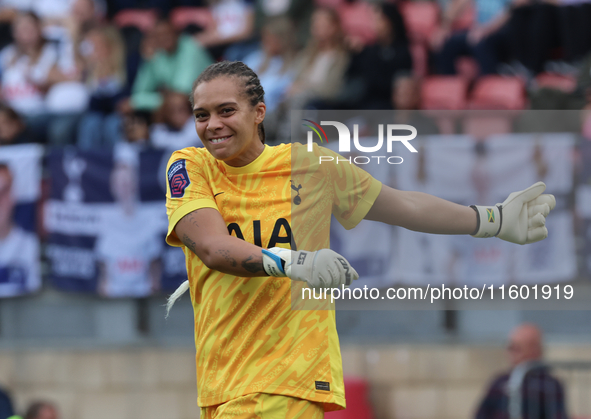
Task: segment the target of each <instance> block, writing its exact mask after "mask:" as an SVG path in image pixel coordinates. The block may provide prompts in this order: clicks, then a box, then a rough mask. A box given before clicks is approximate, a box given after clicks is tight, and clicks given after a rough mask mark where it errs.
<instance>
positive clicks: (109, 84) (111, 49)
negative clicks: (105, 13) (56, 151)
mask: <svg viewBox="0 0 591 419" xmlns="http://www.w3.org/2000/svg"><path fill="white" fill-rule="evenodd" d="M81 46H82V48H81V49H82V54H83V56H84V64H85V66H84V68H85V73H86V74H87V78H86V84H87V86H88V89H89V91H90V103H89V107H88V111H87V113H86V114H85V115H84V116H83V117H82V120H81V121H80V124H79V125H78V145H79V146H80V147H81V148H91V147H96V146H101V145H112V144H113V143H114V142H115V141H117V140H118V139H119V137H120V134H119V132H120V128H121V116H120V115H119V114H118V113H117V112H116V110H117V105H118V103H119V102H120V101H121V100H122V99H124V96H125V94H126V93H127V89H126V84H125V81H126V71H125V48H124V45H123V40H122V38H121V35H120V33H119V31H118V30H117V29H116V28H114V27H102V28H95V29H92V30H91V31H90V32H88V34H87V35H86V37H85V38H84V41H83V43H82V45H81Z"/></svg>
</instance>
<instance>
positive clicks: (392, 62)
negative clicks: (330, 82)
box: [344, 3, 412, 109]
mask: <svg viewBox="0 0 591 419" xmlns="http://www.w3.org/2000/svg"><path fill="white" fill-rule="evenodd" d="M373 10H374V26H375V28H376V35H377V39H376V42H375V43H374V44H372V45H368V46H366V47H365V48H363V49H362V50H361V52H359V53H358V54H355V55H354V56H353V57H352V59H351V65H350V67H349V69H348V70H347V83H346V85H345V89H346V90H347V92H344V93H345V94H346V95H347V96H349V98H348V99H347V100H348V101H349V103H350V104H349V106H350V107H353V108H355V109H391V108H392V97H391V90H390V89H389V88H384V86H391V85H392V80H394V78H395V77H396V76H398V75H400V74H401V73H410V72H411V71H412V58H411V55H410V51H409V47H408V35H407V33H406V28H405V26H404V21H403V19H402V15H401V14H400V11H399V10H398V6H396V5H395V4H391V3H383V4H381V5H379V6H375V7H374V9H373Z"/></svg>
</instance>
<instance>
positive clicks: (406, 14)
mask: <svg viewBox="0 0 591 419" xmlns="http://www.w3.org/2000/svg"><path fill="white" fill-rule="evenodd" d="M400 13H402V17H403V18H404V23H405V24H406V30H407V31H408V34H409V36H410V39H411V40H414V41H420V42H426V41H428V40H429V38H430V37H431V35H432V34H433V32H434V31H435V30H436V29H437V26H438V24H439V7H438V6H437V3H435V2H430V1H405V2H403V3H400Z"/></svg>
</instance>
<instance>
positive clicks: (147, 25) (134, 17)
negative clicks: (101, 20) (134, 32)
mask: <svg viewBox="0 0 591 419" xmlns="http://www.w3.org/2000/svg"><path fill="white" fill-rule="evenodd" d="M157 20H158V13H157V12H156V11H155V10H153V9H125V10H121V11H120V12H119V13H117V14H116V15H115V17H114V18H113V21H114V22H115V24H116V25H117V26H119V27H120V28H125V27H130V26H132V27H135V28H138V29H140V30H141V31H142V32H147V31H149V30H150V29H152V28H153V27H154V25H155V24H156V21H157Z"/></svg>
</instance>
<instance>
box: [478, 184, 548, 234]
mask: <svg viewBox="0 0 591 419" xmlns="http://www.w3.org/2000/svg"><path fill="white" fill-rule="evenodd" d="M545 189H546V184H544V182H538V183H535V184H533V185H532V186H530V187H529V188H527V189H525V190H523V191H519V192H513V193H512V194H511V195H509V197H508V198H507V199H506V200H505V202H503V203H502V204H497V205H496V206H493V207H487V206H482V205H472V206H471V207H472V208H474V210H476V213H477V214H478V215H477V217H478V221H477V227H476V233H475V234H473V235H472V236H474V237H498V238H499V239H502V240H506V241H508V242H511V243H517V244H528V243H535V242H537V241H540V240H543V239H545V238H546V237H548V230H547V229H546V216H547V215H548V213H549V212H550V210H552V209H554V207H555V206H556V199H555V198H554V195H549V194H544V195H542V192H544V190H545Z"/></svg>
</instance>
